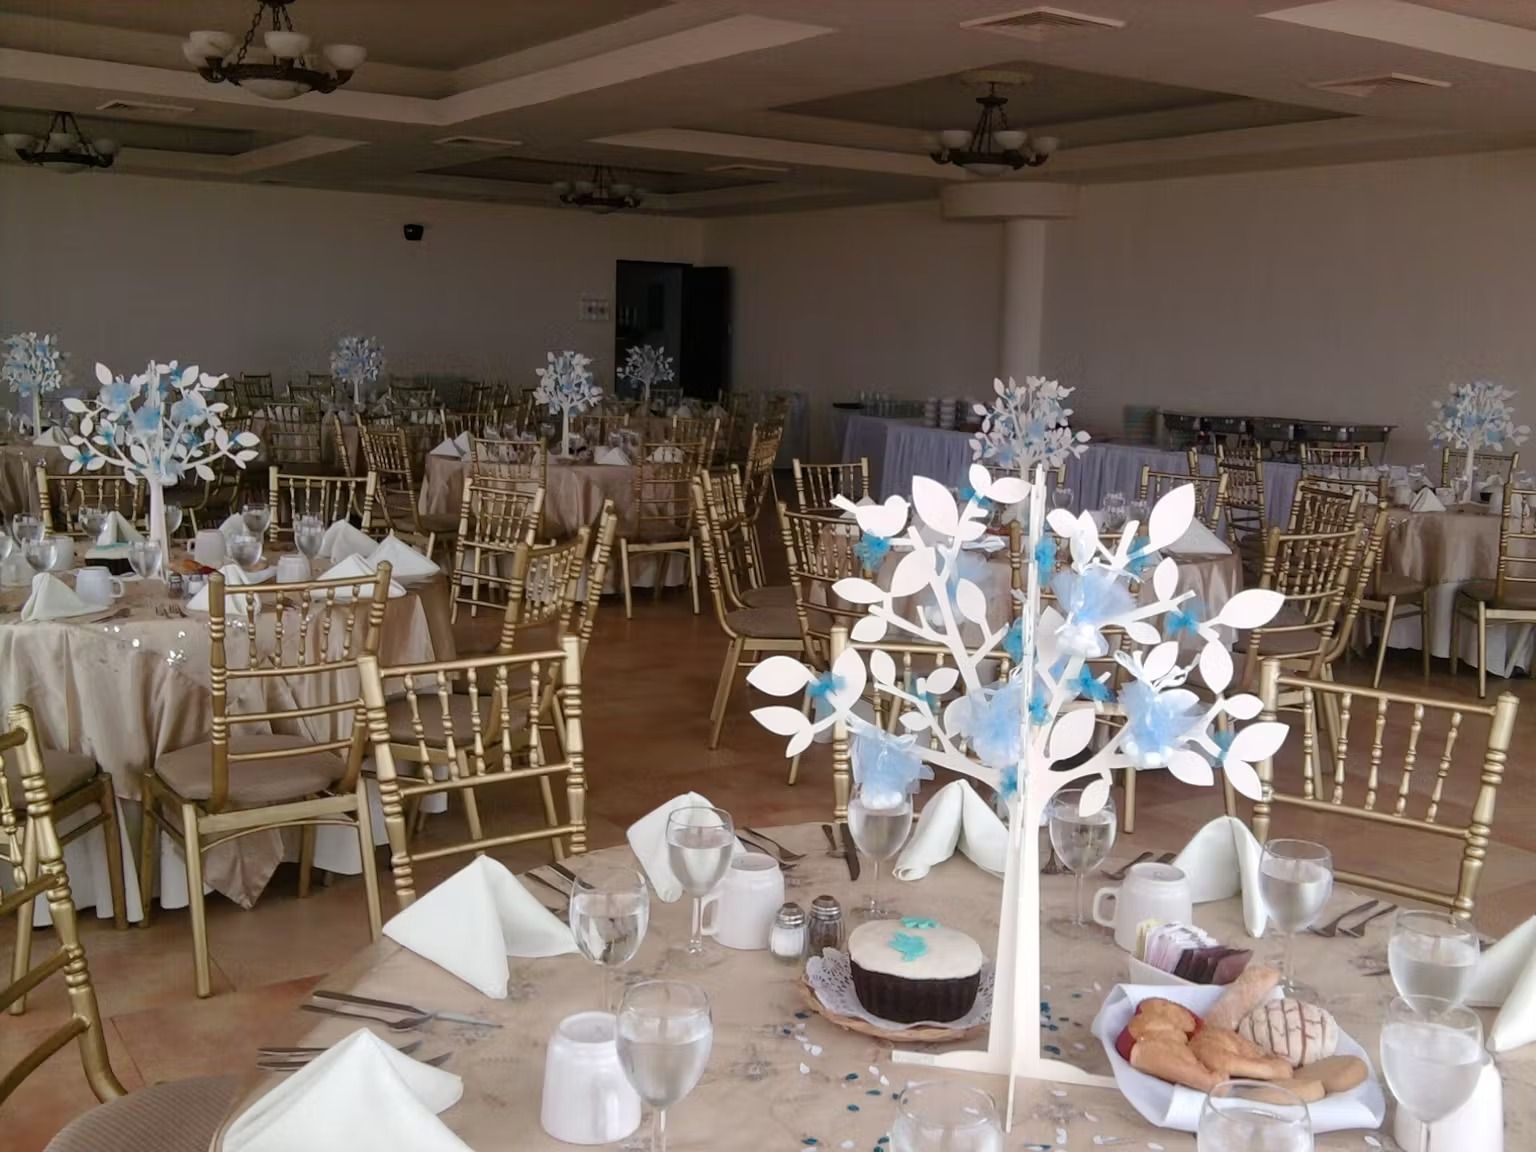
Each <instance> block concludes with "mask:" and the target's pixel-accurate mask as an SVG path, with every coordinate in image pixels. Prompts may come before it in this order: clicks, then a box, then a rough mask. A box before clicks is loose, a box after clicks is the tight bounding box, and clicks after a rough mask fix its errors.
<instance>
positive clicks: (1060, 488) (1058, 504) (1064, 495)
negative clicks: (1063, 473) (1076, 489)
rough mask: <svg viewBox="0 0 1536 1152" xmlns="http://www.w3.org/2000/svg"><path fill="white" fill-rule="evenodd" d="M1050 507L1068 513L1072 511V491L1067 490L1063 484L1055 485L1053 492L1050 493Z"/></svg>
mask: <svg viewBox="0 0 1536 1152" xmlns="http://www.w3.org/2000/svg"><path fill="white" fill-rule="evenodd" d="M1051 507H1052V508H1065V509H1066V510H1067V511H1068V512H1070V511H1072V489H1070V488H1068V487H1067V486H1066V485H1065V484H1059V485H1057V486H1056V488H1055V490H1053V491H1052V492H1051Z"/></svg>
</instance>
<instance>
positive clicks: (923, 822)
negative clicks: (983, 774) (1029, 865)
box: [896, 780, 1008, 880]
mask: <svg viewBox="0 0 1536 1152" xmlns="http://www.w3.org/2000/svg"><path fill="white" fill-rule="evenodd" d="M956 848H958V849H960V851H961V852H963V853H965V855H966V856H968V857H970V860H971V862H972V863H973V864H975V865H976V866H977V867H978V868H980V869H982V870H983V871H985V872H991V873H992V874H993V875H995V876H1001V875H1002V874H1003V872H1004V871H1005V870H1006V869H1007V866H1008V826H1007V825H1006V824H1004V823H1003V822H1002V821H1001V820H999V819H998V818H997V813H996V812H994V811H992V806H991V805H990V804H988V803H987V802H986V801H985V800H983V799H982V798H981V797H980V796H978V795H977V794H976V790H975V789H974V788H972V787H971V786H970V784H969V782H967V781H965V780H955V781H952V782H950V783H948V784H946V785H944V787H942V788H940V789H939V790H938V791H937V792H935V793H934V794H933V796H932V797H930V798H929V800H928V803H927V804H925V805H924V806H923V811H922V815H921V816H919V817H918V820H917V827H916V828H914V829H913V830H912V838H911V839H910V840H908V841H907V846H906V847H905V848H904V849H902V852H901V856H900V857H899V858H898V859H897V861H896V879H898V880H921V879H922V878H923V877H924V876H926V875H928V873H929V871H930V870H931V869H932V868H933V867H934V865H936V864H942V863H943V862H944V861H945V860H948V859H949V858H950V857H951V856H953V855H954V854H955V849H956Z"/></svg>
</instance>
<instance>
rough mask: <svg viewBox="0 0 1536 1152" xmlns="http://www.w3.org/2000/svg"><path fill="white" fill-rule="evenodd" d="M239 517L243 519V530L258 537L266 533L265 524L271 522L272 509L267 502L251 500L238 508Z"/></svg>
mask: <svg viewBox="0 0 1536 1152" xmlns="http://www.w3.org/2000/svg"><path fill="white" fill-rule="evenodd" d="M240 519H241V520H243V521H245V530H246V531H247V532H249V533H250V534H251V535H252V536H255V537H257V538H258V539H259V538H260V537H262V536H265V535H266V534H267V525H269V524H271V523H272V509H271V507H270V506H269V505H267V504H264V503H258V502H252V503H250V504H247V505H246V506H245V507H243V508H241V509H240Z"/></svg>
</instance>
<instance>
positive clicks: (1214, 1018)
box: [1205, 964, 1280, 1031]
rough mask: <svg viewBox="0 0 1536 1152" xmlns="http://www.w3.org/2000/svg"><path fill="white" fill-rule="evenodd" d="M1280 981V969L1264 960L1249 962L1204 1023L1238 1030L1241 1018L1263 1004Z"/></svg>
mask: <svg viewBox="0 0 1536 1152" xmlns="http://www.w3.org/2000/svg"><path fill="white" fill-rule="evenodd" d="M1279 983H1280V973H1279V972H1277V971H1276V970H1275V969H1273V968H1267V967H1265V966H1264V965H1262V964H1250V965H1248V967H1247V968H1245V969H1243V974H1242V975H1241V976H1239V977H1238V978H1237V979H1236V980H1234V981H1232V983H1230V984H1228V985H1227V990H1226V991H1225V992H1223V993H1222V994H1221V999H1220V1000H1218V1001H1216V1005H1215V1007H1213V1008H1212V1009H1211V1010H1210V1011H1209V1012H1207V1013H1206V1014H1205V1026H1206V1027H1207V1028H1216V1029H1227V1030H1230V1031H1236V1030H1237V1025H1238V1023H1239V1022H1240V1021H1241V1020H1242V1018H1243V1017H1244V1016H1246V1015H1248V1013H1250V1012H1252V1011H1253V1010H1254V1009H1255V1008H1257V1007H1258V1006H1259V1005H1260V1004H1262V1003H1263V1002H1264V999H1265V997H1267V996H1268V995H1269V994H1270V993H1271V992H1272V991H1274V989H1275V986H1276V985H1278V984H1279Z"/></svg>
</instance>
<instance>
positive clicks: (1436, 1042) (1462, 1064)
mask: <svg viewBox="0 0 1536 1152" xmlns="http://www.w3.org/2000/svg"><path fill="white" fill-rule="evenodd" d="M1483 1059H1484V1057H1483V1022H1482V1021H1481V1020H1480V1019H1479V1018H1478V1015H1477V1013H1476V1012H1474V1011H1472V1009H1470V1008H1463V1007H1460V1006H1458V1005H1455V1004H1452V1003H1451V1002H1450V1001H1448V1000H1442V999H1439V998H1437V997H1434V996H1399V997H1397V998H1396V999H1395V1000H1393V1001H1392V1003H1391V1004H1389V1005H1388V1006H1387V1021H1386V1024H1385V1025H1383V1027H1382V1030H1381V1073H1382V1075H1383V1076H1384V1077H1386V1081H1387V1087H1388V1088H1390V1089H1391V1090H1392V1095H1393V1096H1395V1097H1396V1098H1397V1106H1398V1107H1399V1108H1402V1109H1404V1110H1405V1111H1407V1112H1408V1113H1409V1114H1411V1115H1412V1116H1413V1118H1414V1119H1415V1120H1418V1121H1419V1122H1420V1123H1423V1124H1433V1123H1435V1122H1436V1121H1437V1120H1444V1119H1445V1118H1446V1117H1447V1116H1449V1115H1450V1114H1451V1113H1452V1112H1455V1111H1456V1110H1457V1109H1458V1108H1460V1107H1461V1106H1462V1105H1463V1104H1465V1103H1466V1102H1467V1101H1468V1100H1470V1099H1472V1093H1473V1092H1475V1091H1476V1090H1477V1078H1478V1077H1479V1076H1480V1075H1481V1074H1482V1070H1483ZM1436 1152H1439V1150H1438V1149H1436ZM1446 1152H1450V1150H1449V1149H1447V1150H1446ZM1469 1152H1470V1150H1469Z"/></svg>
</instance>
